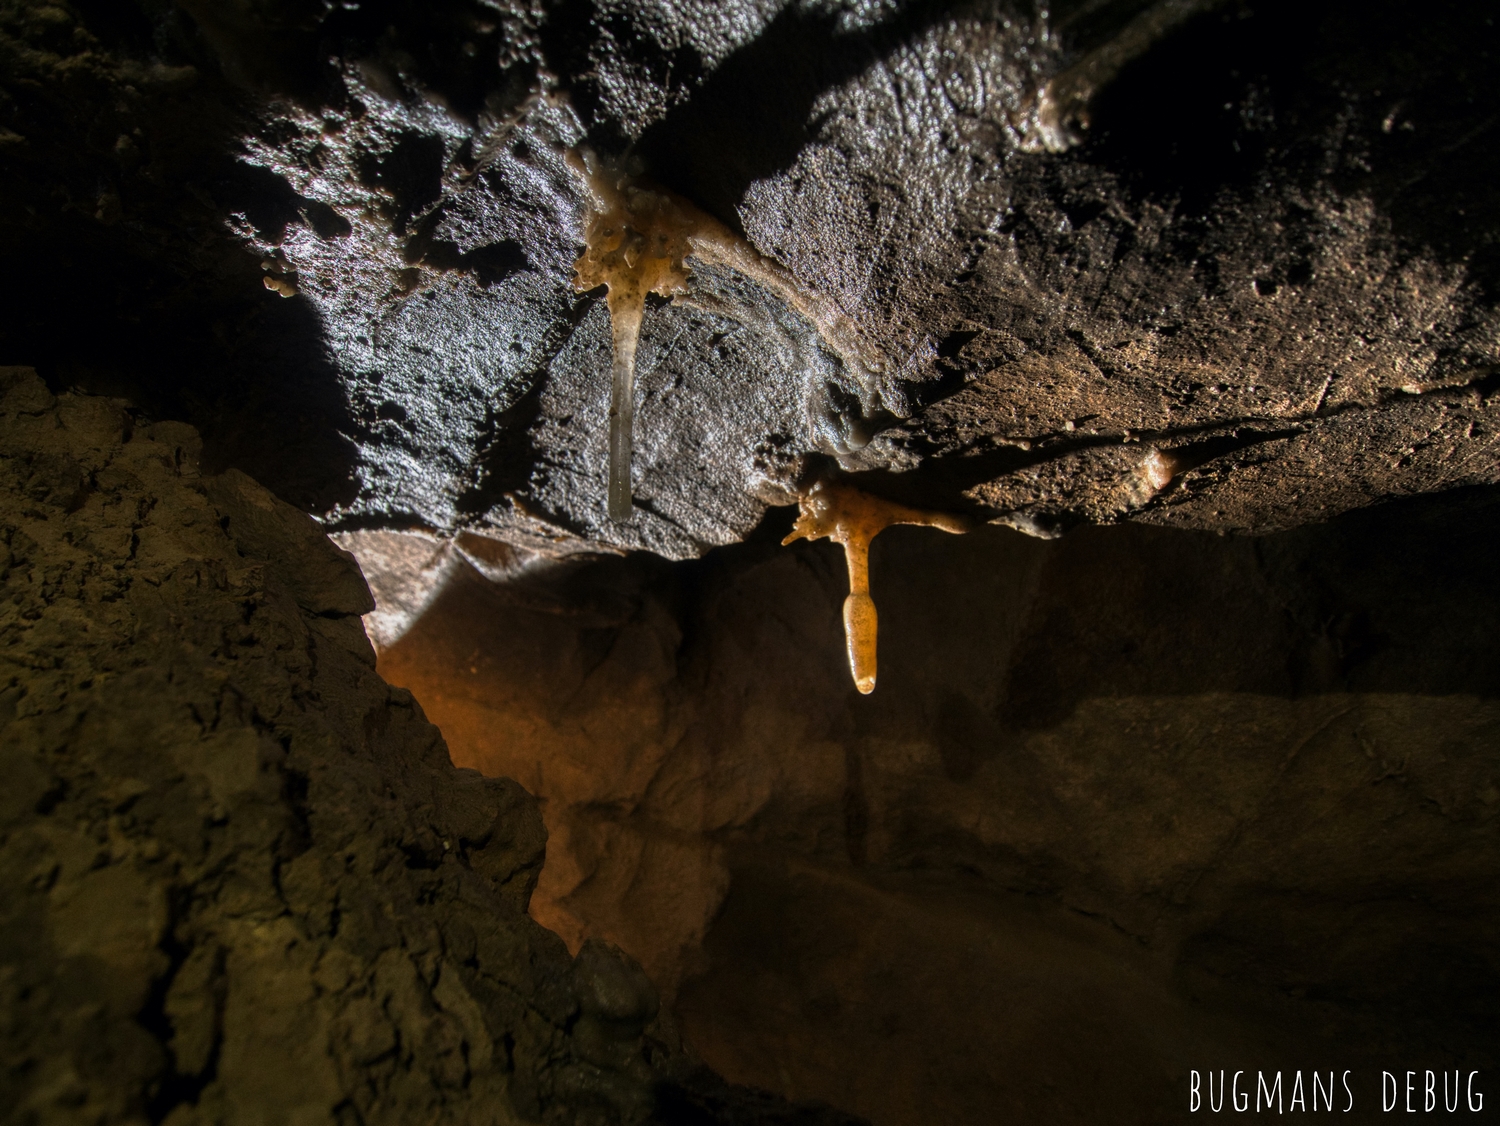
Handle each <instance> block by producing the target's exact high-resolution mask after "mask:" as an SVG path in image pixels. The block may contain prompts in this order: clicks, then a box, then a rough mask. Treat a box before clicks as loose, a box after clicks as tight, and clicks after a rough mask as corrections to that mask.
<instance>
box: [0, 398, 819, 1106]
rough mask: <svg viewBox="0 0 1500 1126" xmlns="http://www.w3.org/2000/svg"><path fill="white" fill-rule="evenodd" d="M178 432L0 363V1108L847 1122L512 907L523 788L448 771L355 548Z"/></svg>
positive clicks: (518, 872) (540, 838) (529, 872)
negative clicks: (391, 674) (398, 666)
mask: <svg viewBox="0 0 1500 1126" xmlns="http://www.w3.org/2000/svg"><path fill="white" fill-rule="evenodd" d="M197 447H198V438H197V435H196V434H195V433H194V432H193V430H192V429H191V428H190V427H188V426H185V425H182V424H178V423H157V424H154V425H147V426H142V427H139V428H137V427H135V426H134V423H133V419H132V416H131V414H130V413H129V412H128V411H126V410H125V409H123V407H122V405H121V404H120V403H118V402H116V401H110V400H105V399H100V398H90V397H79V396H74V395H63V396H60V397H54V396H53V395H52V394H51V393H50V392H48V391H47V389H46V388H45V386H44V385H43V383H42V382H41V380H39V379H38V378H37V377H36V376H35V374H34V373H33V372H31V371H30V370H29V369H20V368H4V369H0V531H3V537H4V538H3V544H0V579H3V597H4V602H3V605H0V768H3V785H0V800H3V802H4V805H3V808H0V1012H3V1014H4V1018H3V1025H0V1038H3V1045H4V1047H3V1055H4V1059H5V1066H4V1069H3V1071H0V1103H3V1106H4V1108H5V1110H4V1114H3V1117H4V1119H5V1121H7V1122H15V1123H18V1124H20V1123H63V1122H93V1123H106V1122H109V1123H114V1122H119V1123H144V1122H166V1123H170V1124H171V1126H182V1124H186V1123H204V1124H208V1123H225V1124H230V1126H233V1124H241V1123H244V1124H251V1123H256V1124H259V1123H265V1124H271V1123H322V1122H336V1123H347V1122H364V1123H375V1122H390V1123H407V1122H413V1121H419V1120H420V1121H424V1122H486V1123H493V1122H518V1121H565V1122H579V1123H600V1124H605V1123H616V1122H619V1123H634V1122H643V1121H648V1120H649V1121H659V1122H674V1121H675V1122H703V1121H733V1122H755V1121H786V1122H791V1121H797V1122H809V1123H812V1122H818V1121H825V1120H828V1121H844V1119H841V1118H838V1116H831V1115H825V1114H823V1113H822V1112H819V1111H816V1110H808V1109H805V1108H793V1107H788V1106H786V1105H784V1104H781V1103H779V1102H777V1101H776V1100H774V1099H769V1098H766V1097H762V1096H759V1095H755V1094H753V1093H749V1092H738V1091H734V1090H732V1089H730V1088H728V1087H726V1086H725V1085H724V1084H723V1083H722V1082H721V1081H718V1080H716V1079H715V1078H714V1077H713V1076H711V1075H709V1074H707V1073H706V1072H704V1071H703V1069H702V1067H701V1065H699V1064H696V1063H695V1062H694V1061H693V1060H692V1059H691V1058H690V1057H688V1056H687V1055H685V1054H684V1053H683V1052H682V1051H681V1049H680V1047H678V1046H677V1041H676V1034H675V1032H674V1031H673V1027H672V1025H671V1023H670V1021H664V1020H660V1019H657V999H656V995H655V992H654V990H653V988H652V986H651V984H650V982H649V981H647V980H646V979H645V977H644V976H643V974H642V972H641V970H640V968H639V967H638V966H636V965H635V964H634V963H632V962H630V961H629V960H628V959H626V958H624V957H622V956H621V955H620V954H619V953H618V951H616V950H614V949H612V948H610V947H607V946H605V945H603V944H601V943H593V944H587V945H585V946H584V947H583V949H582V950H580V952H579V954H578V956H577V957H576V958H572V957H570V956H569V954H568V951H567V950H566V948H565V947H564V944H563V942H562V941H561V940H560V939H559V938H558V937H557V936H556V935H553V934H550V933H548V932H547V931H545V930H543V929H542V928H541V927H540V926H538V925H537V924H536V923H535V922H533V921H532V920H531V919H530V918H529V917H528V916H527V914H526V907H527V901H528V899H529V897H530V895H531V891H532V888H533V886H534V885H535V882H536V879H537V876H538V873H539V871H540V869H541V865H542V859H543V850H544V842H545V832H544V830H543V827H542V822H541V819H540V817H539V815H538V812H537V807H536V804H535V802H534V801H533V800H532V798H531V797H530V796H529V795H528V794H526V793H525V792H524V791H523V790H522V789H521V788H520V786H518V785H517V784H516V783H514V782H511V781H508V780H505V779H487V778H482V777H480V776H479V775H478V774H476V773H475V772H473V771H468V770H455V769H454V767H453V766H452V764H451V762H450V761H449V758H448V754H447V750H446V748H445V746H444V743H443V740H442V738H441V737H440V736H439V734H438V732H437V729H436V728H434V727H433V726H432V725H431V724H429V723H428V722H427V721H426V720H425V719H424V717H423V714H422V711H421V709H420V708H419V707H418V706H417V705H416V704H415V703H414V702H413V700H412V698H411V696H410V695H409V694H408V693H407V692H405V691H403V690H400V689H393V688H391V687H389V686H388V685H387V684H386V683H385V682H383V681H382V680H381V679H380V678H379V677H378V676H377V675H376V673H375V670H374V667H373V666H374V663H375V657H374V652H373V650H372V649H371V647H370V644H369V642H368V641H367V640H366V639H365V636H364V633H363V631H362V629H361V626H360V617H359V616H360V614H362V613H364V612H366V611H368V610H370V609H371V607H372V601H371V599H370V595H369V591H368V589H367V588H366V586H365V583H364V581H363V579H362V578H361V577H360V574H359V571H358V569H357V567H356V566H355V565H354V563H353V560H352V559H351V557H350V556H348V555H347V554H346V553H344V552H342V551H341V550H339V549H338V548H336V547H335V546H333V544H331V543H330V542H329V541H328V539H327V537H326V536H325V535H324V534H323V533H322V531H321V530H320V529H319V528H318V526H317V525H316V524H315V523H314V522H313V521H312V520H310V519H309V518H308V517H306V516H305V515H303V514H301V513H300V512H298V511H297V510H295V509H293V508H292V507H291V506H289V505H287V504H284V503H283V502H281V501H278V500H276V499H275V498H274V497H273V496H271V494H269V493H268V492H266V491H265V490H264V489H262V488H261V487H260V486H259V485H257V484H256V483H255V482H254V481H253V480H251V479H250V478H249V477H246V476H245V475H244V474H242V473H239V472H238V471H235V470H230V471H229V472H227V473H224V474H222V475H219V476H207V477H205V476H200V475H199V473H198V469H197V460H196V459H197Z"/></svg>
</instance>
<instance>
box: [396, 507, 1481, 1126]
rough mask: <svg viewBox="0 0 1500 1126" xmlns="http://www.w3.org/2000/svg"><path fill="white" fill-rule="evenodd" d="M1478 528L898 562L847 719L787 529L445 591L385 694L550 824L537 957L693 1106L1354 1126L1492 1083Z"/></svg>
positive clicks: (1396, 529) (1406, 521)
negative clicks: (415, 704)
mask: <svg viewBox="0 0 1500 1126" xmlns="http://www.w3.org/2000/svg"><path fill="white" fill-rule="evenodd" d="M1497 519H1500V509H1497V508H1496V496H1495V493H1494V491H1493V490H1473V491H1465V492H1458V493H1454V494H1449V495H1447V496H1445V497H1442V498H1424V499H1419V500H1414V501H1406V502H1401V503H1400V504H1394V505H1387V506H1384V507H1380V508H1375V509H1370V510H1367V511H1364V512H1361V513H1356V514H1350V515H1347V516H1344V517H1342V518H1340V519H1339V520H1336V521H1333V522H1331V523H1329V524H1326V525H1320V526H1315V527H1310V528H1305V529H1300V530H1297V531H1293V532H1287V533H1281V534H1277V535H1274V536H1267V537H1261V538H1253V539H1252V538H1240V537H1232V536H1225V537H1220V536H1217V535H1213V534H1205V533H1201V532H1190V531H1182V530H1173V529H1159V528H1150V527H1141V526H1127V527H1119V528H1104V529H1094V528H1085V529H1079V530H1076V531H1074V532H1071V533H1069V534H1068V535H1066V536H1064V537H1062V538H1061V539H1059V540H1056V541H1053V542H1041V541H1038V540H1036V539H1033V538H1029V537H1025V536H1022V535H1018V534H1016V533H1014V532H1012V531H1010V530H1008V529H996V528H985V529H980V530H978V531H974V532H971V533H970V534H968V535H966V536H962V537H954V536H947V535H944V534H942V533H940V532H937V531H933V530H930V529H921V528H893V529H890V530H888V531H886V532H884V533H882V534H881V536H880V537H879V538H877V539H876V540H875V541H874V544H873V547H872V549H871V561H870V570H871V586H872V589H873V590H874V592H875V596H876V598H877V600H878V602H879V604H880V612H881V618H880V622H881V638H880V651H881V672H880V683H879V685H878V687H877V688H876V690H875V692H874V694H873V695H870V696H861V695H859V694H858V692H857V691H856V690H855V687H854V685H853V684H852V683H851V682H850V679H849V674H848V669H847V666H846V661H845V656H844V652H843V630H842V624H841V622H840V619H839V606H840V603H841V601H842V599H843V596H844V594H845V592H846V590H847V577H846V575H845V567H844V560H843V557H842V553H841V552H840V551H839V549H838V548H837V547H836V546H833V545H830V544H827V543H818V544H806V543H803V544H797V545H794V546H792V547H781V546H778V541H779V539H780V535H781V533H782V532H784V531H785V530H786V529H785V524H783V525H781V526H778V527H774V528H772V527H770V526H768V527H766V528H763V529H762V530H761V531H760V533H758V536H759V538H757V539H756V540H755V541H754V542H752V543H749V544H744V545H738V546H735V547H731V548H726V549H722V550H720V551H716V552H713V553H710V554H709V555H708V556H706V557H705V558H703V559H701V560H699V561H695V562H692V563H687V564H676V565H672V566H667V565H663V564H651V563H647V562H645V561H643V560H640V559H630V560H621V561H611V562H600V563H593V564H589V565H582V564H574V565H571V566H563V567H560V568H556V569H554V570H553V571H552V572H550V577H549V572H547V571H545V570H542V571H534V572H531V573H529V574H522V575H518V576H512V577H511V578H510V579H509V580H508V581H506V582H504V583H500V584H496V583H493V582H490V581H489V580H487V579H484V578H483V577H482V576H481V575H480V574H479V573H478V572H477V570H475V569H473V568H471V567H468V566H467V565H464V566H463V567H461V568H459V569H458V570H457V571H456V572H455V574H454V576H453V578H452V580H451V581H450V583H449V584H448V585H447V587H446V588H445V589H444V590H443V591H442V593H440V594H439V595H438V597H437V598H436V600H435V601H434V602H433V603H432V604H431V606H430V607H429V608H428V610H427V612H426V614H425V616H424V617H422V618H421V619H420V620H418V621H417V622H416V623H415V624H414V625H413V626H412V628H411V630H410V632H408V633H407V634H405V636H403V637H401V638H400V639H399V640H397V641H395V642H394V644H392V645H391V646H390V647H388V648H386V649H383V650H382V653H381V657H380V668H381V670H382V673H383V674H384V675H385V676H387V677H389V678H390V679H391V681H392V682H393V683H397V684H402V685H405V686H407V687H409V688H411V689H412V690H413V691H414V692H415V693H416V695H417V696H418V698H419V699H421V700H422V701H423V705H424V707H426V708H427V709H428V713H429V714H430V715H432V716H433V717H434V718H435V721H436V722H438V723H440V724H441V725H442V727H443V730H444V732H445V734H446V735H447V737H448V739H449V743H450V746H451V747H452V749H453V754H454V757H455V761H458V762H462V763H465V764H467V765H472V766H475V767H478V768H479V769H481V770H483V771H484V772H485V773H499V774H505V775H507V776H511V777H515V778H517V779H519V780H520V781H521V782H522V783H523V784H524V785H525V786H527V788H528V789H530V790H532V791H533V792H535V793H536V794H537V795H538V796H539V797H540V798H541V799H542V808H543V813H544V817H545V818H546V820H547V824H548V828H549V832H550V834H551V836H550V844H549V853H548V860H547V865H546V867H545V869H544V871H543V874H542V879H541V883H540V885H539V888H538V892H537V895H536V897H535V898H534V900H533V904H532V912H533V914H534V915H536V916H537V917H538V918H540V919H542V920H544V921H545V922H546V923H547V924H548V925H549V926H550V927H552V928H553V929H554V930H556V931H557V932H558V933H559V934H561V935H563V936H564V937H565V938H567V939H568V940H569V942H570V943H572V944H574V945H576V944H578V943H580V942H582V941H583V940H584V939H585V938H586V937H587V936H590V935H603V936H607V937H608V938H609V939H610V940H611V941H614V942H617V943H619V944H620V945H621V946H622V947H623V948H624V949H626V950H628V951H630V952H631V954H632V955H633V956H635V957H636V958H638V959H639V960H640V961H641V963H642V964H643V965H644V966H645V967H646V968H647V970H648V972H650V974H651V975H652V977H653V978H654V979H655V980H656V981H657V982H658V983H659V984H660V985H661V986H662V988H663V993H664V996H665V997H666V998H667V1000H668V1002H669V1003H670V1004H671V1005H672V1006H673V1007H674V1009H675V1011H676V1013H677V1014H678V1017H679V1019H680V1021H681V1024H682V1027H683V1030H684V1035H685V1036H686V1037H687V1039H688V1040H689V1042H690V1043H692V1044H693V1045H694V1046H695V1048H696V1049H697V1050H699V1051H701V1052H702V1053H703V1054H704V1055H705V1058H707V1059H708V1060H710V1061H711V1062H712V1063H713V1064H714V1066H715V1067H717V1068H718V1069H720V1070H721V1071H722V1072H723V1073H724V1074H726V1075H728V1076H731V1077H733V1078H735V1079H737V1080H740V1081H743V1082H751V1083H755V1084H757V1085H760V1086H765V1087H768V1088H771V1089H774V1090H777V1091H779V1092H781V1093H783V1094H792V1095H796V1096H798V1097H816V1098H820V1099H824V1100H827V1101H829V1102H831V1103H833V1104H834V1105H837V1106H840V1107H841V1108H843V1109H846V1110H849V1111H851V1112H854V1113H858V1114H861V1115H864V1116H866V1117H868V1118H869V1119H870V1120H871V1121H872V1122H875V1123H877V1124H888V1126H895V1124H918V1123H921V1124H928V1123H974V1124H976V1126H978V1124H980V1123H988V1122H992V1121H995V1120H996V1119H997V1118H1004V1117H1013V1118H1015V1119H1016V1120H1021V1121H1036V1122H1067V1123H1072V1122H1078V1123H1087V1122H1099V1121H1111V1122H1142V1123H1146V1122H1152V1123H1154V1122H1163V1121H1177V1120H1178V1119H1179V1117H1185V1110H1184V1108H1185V1107H1186V1105H1187V1104H1186V1099H1187V1094H1186V1082H1187V1078H1186V1077H1187V1075H1188V1071H1189V1069H1193V1068H1198V1069H1200V1070H1201V1069H1204V1068H1208V1067H1212V1068H1214V1069H1218V1068H1220V1067H1224V1068H1228V1069H1229V1070H1230V1072H1231V1073H1232V1072H1233V1070H1234V1069H1235V1068H1246V1067H1248V1068H1252V1069H1254V1068H1267V1069H1278V1068H1284V1069H1286V1081H1287V1083H1291V1081H1292V1078H1291V1072H1292V1071H1293V1070H1294V1069H1298V1068H1301V1069H1304V1071H1305V1070H1306V1069H1310V1068H1312V1067H1314V1066H1318V1067H1322V1068H1324V1069H1325V1072H1326V1069H1327V1068H1329V1067H1337V1068H1339V1069H1340V1071H1342V1069H1344V1068H1349V1069H1351V1070H1352V1073H1353V1074H1352V1077H1351V1083H1353V1084H1354V1086H1355V1091H1354V1094H1355V1098H1356V1107H1355V1114H1354V1115H1351V1117H1350V1120H1351V1121H1352V1120H1355V1119H1356V1118H1359V1119H1360V1120H1370V1121H1375V1120H1379V1119H1380V1115H1379V1112H1378V1109H1376V1108H1378V1106H1379V1103H1380V1092H1379V1082H1380V1079H1379V1072H1380V1070H1381V1069H1383V1068H1385V1069H1390V1070H1392V1071H1393V1072H1394V1071H1395V1070H1396V1067H1397V1064H1396V1063H1395V1062H1393V1061H1396V1060H1402V1059H1406V1060H1431V1061H1444V1060H1446V1061H1449V1062H1447V1063H1446V1064H1443V1063H1441V1062H1433V1063H1430V1064H1429V1063H1421V1064H1417V1063H1412V1064H1404V1065H1400V1066H1401V1067H1403V1068H1405V1067H1429V1066H1430V1067H1432V1068H1434V1069H1436V1068H1438V1067H1441V1066H1447V1067H1448V1068H1450V1069H1451V1068H1453V1067H1463V1068H1466V1069H1468V1068H1479V1069H1480V1070H1481V1071H1482V1072H1483V1073H1484V1074H1493V1072H1492V1071H1490V1070H1489V1069H1491V1068H1493V1067H1494V1061H1495V1059H1496V1057H1497V1054H1500V1043H1497V1040H1496V1027H1497V1026H1496V1019H1495V1018H1496V1009H1495V1001H1494V998H1495V996H1496V992H1495V991H1496V988H1497V979H1496V974H1497V967H1500V949H1497V947H1496V944H1495V937H1494V936H1495V935H1496V934H1497V933H1500V926H1497V922H1500V920H1497V912H1500V900H1497V898H1496V894H1495V889H1496V887H1497V886H1500V885H1497V882H1496V877H1497V875H1500V867H1497V866H1500V837H1497V832H1500V758H1497V747H1500V727H1497V724H1500V709H1497V704H1496V699H1497V693H1500V682H1497V679H1496V670H1497V669H1500V654H1497V653H1496V638H1497V637H1500V620H1497V607H1496V601H1495V598H1494V593H1493V590H1492V583H1491V570H1492V568H1491V552H1492V548H1491V545H1492V544H1493V543H1494V542H1495V539H1496V537H1497V534H1500V528H1497ZM1247 1061H1249V1062H1247ZM1317 1061H1321V1062H1317ZM1340 1061H1342V1062H1340ZM1248 1074H1251V1075H1253V1070H1252V1071H1251V1072H1250V1073H1248ZM1268 1074H1269V1072H1268ZM1307 1082H1310V1079H1309V1078H1308V1077H1307V1076H1304V1083H1307ZM1338 1105H1339V1107H1340V1110H1341V1111H1342V1109H1343V1107H1344V1102H1343V1101H1340V1102H1339V1104H1338ZM1487 1109H1488V1108H1487Z"/></svg>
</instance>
